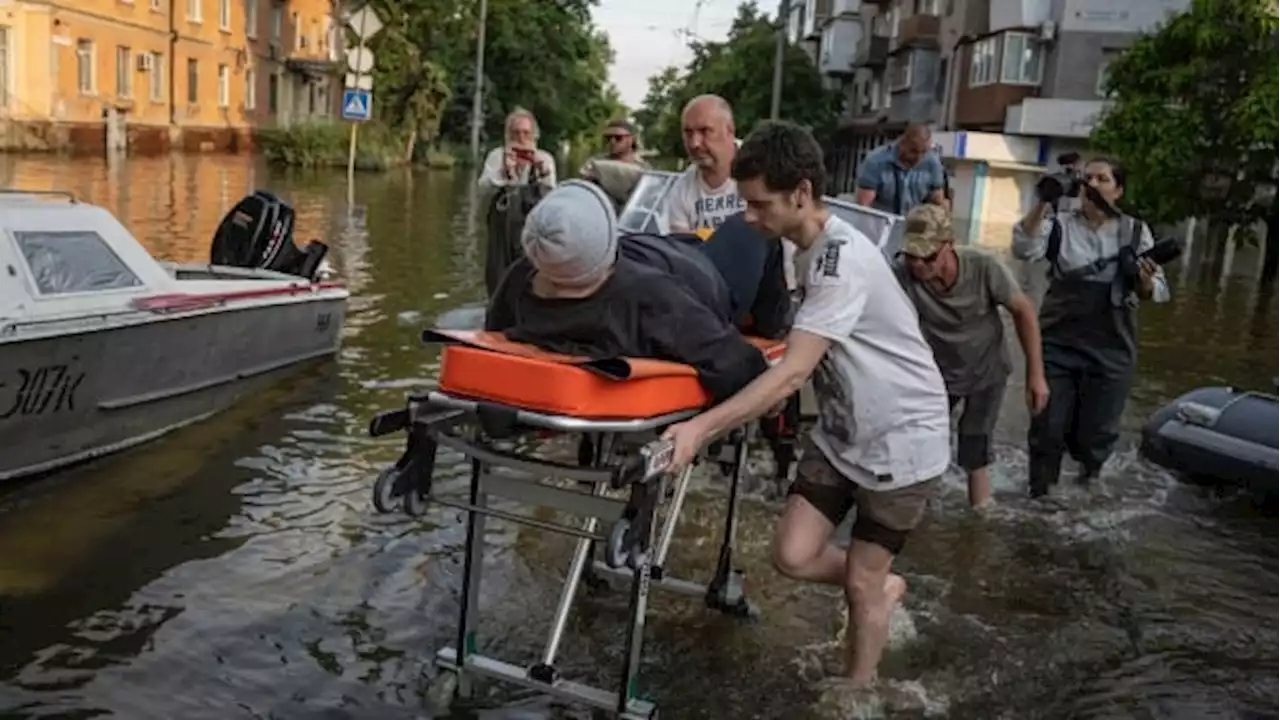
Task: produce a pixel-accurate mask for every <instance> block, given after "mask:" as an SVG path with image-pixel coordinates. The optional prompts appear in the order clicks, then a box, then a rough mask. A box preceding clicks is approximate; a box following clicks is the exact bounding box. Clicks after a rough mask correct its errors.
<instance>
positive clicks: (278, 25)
mask: <svg viewBox="0 0 1280 720" xmlns="http://www.w3.org/2000/svg"><path fill="white" fill-rule="evenodd" d="M281 37H284V5H281V4H280V3H279V2H272V3H271V42H273V43H275V44H277V45H279V44H280V38H281Z"/></svg>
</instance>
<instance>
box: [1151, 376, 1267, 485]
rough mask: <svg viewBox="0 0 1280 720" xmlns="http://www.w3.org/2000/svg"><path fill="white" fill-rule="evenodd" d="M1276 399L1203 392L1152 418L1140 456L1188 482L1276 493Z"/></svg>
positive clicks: (1229, 391)
mask: <svg viewBox="0 0 1280 720" xmlns="http://www.w3.org/2000/svg"><path fill="white" fill-rule="evenodd" d="M1278 413H1280V403H1278V401H1277V398H1276V396H1274V395H1267V394H1265V393H1259V392H1246V391H1241V390H1236V389H1234V388H1230V387H1205V388H1199V389H1197V390H1192V391H1191V392H1189V393H1187V394H1185V395H1183V396H1182V397H1179V398H1178V399H1176V400H1174V401H1173V402H1171V403H1169V404H1168V405H1166V406H1164V407H1163V408H1161V409H1159V410H1157V411H1156V412H1154V413H1152V415H1151V417H1150V418H1148V419H1147V422H1146V424H1145V425H1144V426H1143V428H1142V446H1141V451H1142V455H1143V456H1144V457H1146V458H1147V459H1148V460H1150V461H1151V462H1154V463H1156V464H1157V465H1160V466H1162V467H1165V468H1168V469H1170V470H1173V471H1175V472H1177V473H1180V474H1182V475H1185V476H1187V477H1188V478H1190V479H1193V480H1197V481H1202V482H1209V483H1211V484H1214V485H1220V486H1243V487H1246V488H1248V489H1250V490H1253V491H1261V492H1263V493H1266V494H1274V493H1275V492H1276V488H1277V482H1276V477H1277V472H1280V463H1278V462H1277V458H1278V457H1280V450H1278V449H1277V446H1278V445H1280V443H1278V442H1277V439H1278V436H1280V414H1278Z"/></svg>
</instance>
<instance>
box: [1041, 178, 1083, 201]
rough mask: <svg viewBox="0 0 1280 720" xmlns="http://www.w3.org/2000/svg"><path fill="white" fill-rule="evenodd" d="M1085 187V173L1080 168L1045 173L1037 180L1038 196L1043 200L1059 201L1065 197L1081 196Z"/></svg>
mask: <svg viewBox="0 0 1280 720" xmlns="http://www.w3.org/2000/svg"><path fill="white" fill-rule="evenodd" d="M1082 189H1084V173H1082V172H1080V171H1079V170H1063V171H1062V172H1056V173H1052V174H1050V175H1045V176H1044V177H1042V178H1040V179H1039V180H1037V181H1036V197H1038V198H1040V200H1041V201H1042V202H1047V203H1057V202H1058V200H1060V199H1061V198H1064V197H1070V198H1074V197H1080V191H1081V190H1082Z"/></svg>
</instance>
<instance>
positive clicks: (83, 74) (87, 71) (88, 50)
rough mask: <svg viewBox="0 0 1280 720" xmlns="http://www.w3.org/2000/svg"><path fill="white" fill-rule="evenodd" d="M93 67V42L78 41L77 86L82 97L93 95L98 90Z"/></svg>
mask: <svg viewBox="0 0 1280 720" xmlns="http://www.w3.org/2000/svg"><path fill="white" fill-rule="evenodd" d="M95 75H96V73H95V72H94V67H93V41H92V40H77V41H76V86H77V87H78V88H79V90H80V94H81V95H92V94H93V93H94V92H95V90H96V89H97V83H96V82H95V80H97V78H96V77H94V76H95Z"/></svg>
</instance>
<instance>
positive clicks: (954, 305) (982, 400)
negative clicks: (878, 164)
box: [895, 203, 1049, 508]
mask: <svg viewBox="0 0 1280 720" xmlns="http://www.w3.org/2000/svg"><path fill="white" fill-rule="evenodd" d="M895 272H896V274H897V276H898V281H899V282H900V283H902V288H903V289H904V290H905V291H906V293H907V297H909V298H911V302H912V304H913V305H915V308H916V313H917V314H918V315H919V318H920V329H921V331H922V332H923V334H924V338H925V340H926V341H928V343H929V346H930V347H932V348H933V355H934V360H935V361H936V362H937V363H938V369H939V370H940V371H941V372H942V379H943V381H945V382H946V384H947V395H949V396H950V398H951V406H952V407H953V408H954V407H955V406H956V405H958V404H963V405H964V408H963V410H962V411H961V415H960V422H959V427H958V433H957V434H958V442H957V446H956V462H957V463H958V464H959V465H960V467H962V468H964V469H965V471H966V472H968V473H969V503H970V505H972V506H973V507H974V508H982V507H984V506H986V505H987V504H988V503H989V502H990V500H991V483H990V479H989V478H988V475H987V465H988V464H990V461H991V457H990V455H991V434H992V432H993V431H994V429H995V424H996V419H997V418H998V416H999V411H1000V403H1001V401H1002V399H1003V398H1004V387H1005V381H1006V380H1007V379H1008V376H1009V371H1010V364H1009V357H1008V354H1007V352H1006V349H1005V344H1004V321H1003V320H1002V319H1001V317H1000V312H999V310H997V308H999V307H1003V308H1005V309H1006V310H1008V311H1009V314H1010V315H1012V316H1013V325H1014V328H1015V329H1016V330H1017V332H1018V340H1019V341H1020V342H1021V344H1022V349H1023V351H1024V352H1025V353H1026V357H1027V371H1026V372H1027V405H1028V407H1029V408H1030V409H1031V412H1032V414H1035V413H1038V412H1040V411H1041V410H1042V409H1044V406H1045V404H1046V402H1047V401H1048V397H1049V389H1048V385H1047V384H1046V382H1045V378H1044V364H1043V363H1042V362H1041V358H1040V329H1039V325H1038V324H1037V321H1036V311H1035V306H1034V305H1032V303H1031V301H1030V300H1029V299H1028V298H1027V296H1026V295H1024V294H1023V293H1022V291H1021V290H1020V289H1019V288H1018V283H1017V282H1016V281H1015V280H1014V278H1013V274H1012V273H1010V272H1009V270H1008V268H1006V267H1005V265H1004V263H1002V262H1001V261H1000V259H999V258H998V257H996V256H994V255H992V254H990V253H987V252H985V251H983V250H979V249H977V248H968V247H961V248H958V247H956V246H955V234H954V233H953V232H952V227H951V216H950V214H949V213H948V212H947V211H946V210H945V209H943V208H942V207H939V206H937V205H933V204H929V203H926V204H923V205H919V206H917V207H915V208H913V209H912V210H911V211H910V212H909V213H907V217H906V228H905V235H904V242H903V250H902V257H901V259H900V261H899V262H898V263H897V264H896V265H895Z"/></svg>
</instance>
